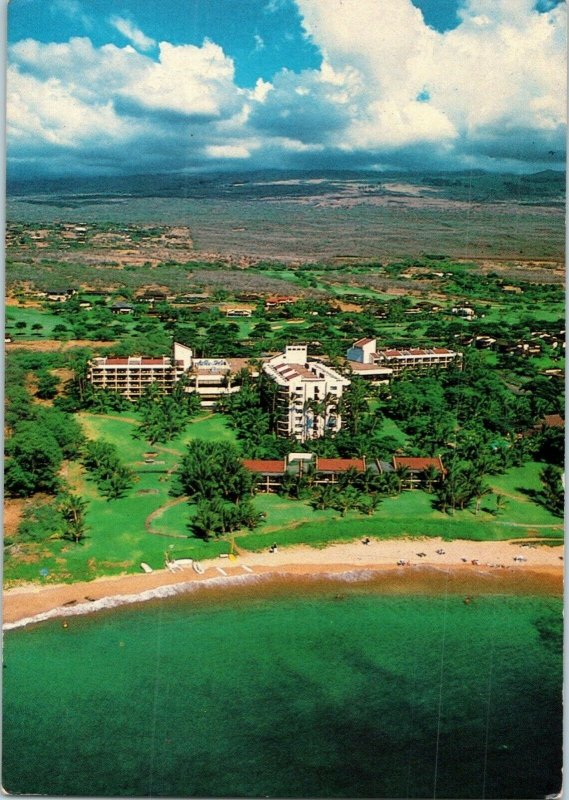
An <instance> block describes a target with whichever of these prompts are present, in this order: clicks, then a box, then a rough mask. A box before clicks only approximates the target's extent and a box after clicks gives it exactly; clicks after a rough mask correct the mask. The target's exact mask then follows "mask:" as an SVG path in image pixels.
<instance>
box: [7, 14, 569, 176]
mask: <svg viewBox="0 0 569 800" xmlns="http://www.w3.org/2000/svg"><path fill="white" fill-rule="evenodd" d="M54 1H55V0H54ZM57 2H59V3H64V4H69V13H81V6H80V5H79V3H78V2H77V0H57ZM296 3H297V6H298V9H299V11H300V14H301V17H302V20H303V25H304V28H305V32H306V35H307V36H308V37H310V38H311V40H312V42H313V43H314V44H315V45H316V46H317V47H318V48H319V49H320V52H321V54H322V64H321V66H320V67H319V68H318V69H309V70H304V71H302V72H300V73H295V72H293V71H291V70H287V69H283V70H281V71H280V72H278V73H277V74H276V75H274V76H273V78H272V79H271V81H270V82H269V81H265V80H263V79H261V78H259V79H258V81H257V83H256V84H255V86H254V88H252V89H250V88H249V89H243V88H240V87H239V86H238V85H237V83H236V78H235V65H234V62H233V59H232V58H231V57H229V56H228V55H227V54H226V53H225V52H224V51H223V49H222V48H221V47H220V46H219V45H217V44H215V43H214V42H212V41H209V40H205V41H204V42H203V44H202V45H201V46H196V45H189V44H185V45H174V44H171V43H169V42H160V43H159V45H157V53H156V54H154V56H155V57H154V58H151V57H149V56H148V55H146V54H145V53H144V52H139V51H141V50H144V49H147V48H149V47H150V46H153V47H154V46H155V44H156V43H155V42H154V40H152V39H150V38H149V37H147V36H145V34H143V33H142V32H141V31H139V29H138V28H137V27H136V26H135V25H134V23H132V22H129V21H128V20H126V19H124V18H122V17H114V21H115V23H116V22H117V20H119V21H120V24H121V25H122V23H126V26H123V33H124V35H125V36H127V38H128V39H129V41H130V42H131V44H128V45H125V46H124V47H117V46H115V45H112V44H106V45H103V46H100V47H96V46H94V45H93V44H92V42H91V41H90V40H89V39H88V38H86V37H75V38H72V39H70V40H69V41H68V42H63V43H47V44H46V43H42V42H39V41H35V40H32V39H26V40H22V41H20V42H17V43H16V44H14V45H12V46H11V47H10V50H9V59H10V63H11V67H10V69H9V71H8V133H9V141H10V147H11V149H10V152H11V154H13V157H14V158H15V157H22V156H21V154H22V153H24V154H26V153H32V154H34V157H36V158H41V155H42V153H44V152H46V148H51V149H53V148H60V149H63V148H68V149H69V151H70V152H73V153H75V154H76V156H77V159H78V160H80V159H81V158H84V159H85V161H86V162H87V161H88V159H90V158H91V159H92V158H93V152H96V153H101V152H103V153H106V154H108V155H109V158H114V159H116V161H117V164H118V165H119V166H118V167H117V168H118V169H121V168H122V169H124V170H131V171H136V170H140V169H143V168H144V165H145V164H152V165H156V169H159V168H161V167H162V166H163V165H165V168H167V169H176V168H178V169H183V168H185V167H188V166H190V167H192V168H193V167H194V166H196V167H199V166H202V165H207V163H208V162H209V163H211V162H213V161H215V163H216V164H219V163H222V162H223V161H224V160H226V161H228V162H234V161H236V160H239V159H249V162H250V163H251V164H252V165H255V166H263V165H264V164H265V163H271V164H272V165H281V166H287V165H289V164H291V163H292V164H294V163H303V164H307V163H310V159H311V158H314V159H318V158H321V159H322V162H321V163H324V159H325V158H328V162H327V163H336V164H337V165H338V166H341V165H342V164H350V165H351V164H356V165H361V166H365V165H369V164H373V163H382V164H386V163H395V164H396V165H397V164H401V165H404V164H405V158H406V157H409V158H414V159H415V163H417V159H420V158H421V153H424V154H426V157H427V156H428V157H433V158H439V160H440V161H439V163H440V165H441V166H445V165H446V166H457V167H460V166H463V165H466V164H468V165H477V164H479V165H482V166H484V167H486V168H487V167H488V166H489V165H492V163H494V164H496V165H498V166H499V165H500V164H507V165H508V167H511V166H512V165H515V164H516V163H517V164H518V165H519V164H522V165H523V163H525V162H528V163H529V162H530V161H531V163H532V164H541V163H542V162H547V158H548V156H547V154H548V153H549V151H551V150H554V151H561V152H562V151H563V148H564V143H565V135H564V123H565V97H566V91H565V74H566V73H565V48H566V41H565V38H566V35H565V13H566V10H565V5H564V4H559V5H557V6H556V7H555V8H552V9H550V10H549V11H547V12H546V13H538V12H537V11H535V10H534V0H465V1H464V3H463V5H462V7H461V12H460V13H461V17H460V20H461V21H460V24H459V25H458V26H457V27H456V28H454V29H453V30H449V31H447V32H446V33H439V32H437V31H435V30H433V29H432V28H430V27H429V26H427V25H426V24H425V22H424V19H423V17H422V15H421V12H420V11H419V10H418V9H417V8H415V7H414V6H413V5H412V3H411V0H381V2H378V0H296ZM280 6H281V3H279V2H274V1H273V0H272V1H271V3H269V4H268V5H266V6H265V10H271V9H272V10H274V11H277V10H278V8H279V7H280ZM542 7H543V6H542ZM115 27H117V25H116V24H115ZM117 29H118V28H117ZM258 44H259V46H260V45H261V39H260V37H259V39H258ZM50 152H51V151H50ZM544 154H545V155H544ZM11 157H12V156H11ZM390 158H393V159H396V161H395V162H390ZM295 159H296V160H295ZM302 159H304V161H302ZM137 160H139V162H138V161H137ZM139 163H140V166H139ZM419 163H420V162H419Z"/></svg>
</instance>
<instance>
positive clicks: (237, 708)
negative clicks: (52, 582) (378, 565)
mask: <svg viewBox="0 0 569 800" xmlns="http://www.w3.org/2000/svg"><path fill="white" fill-rule="evenodd" d="M561 615H562V600H561V599H560V598H555V597H535V596H520V597H518V596H512V595H509V596H500V595H497V594H481V595H473V596H471V597H468V598H465V597H464V596H463V595H461V594H444V593H443V594H439V595H438V596H428V595H425V594H419V595H404V594H399V595H392V594H385V593H382V592H378V591H376V590H375V587H374V584H373V582H369V583H366V582H365V581H348V580H340V579H338V578H337V577H336V578H335V579H333V580H332V579H318V580H308V579H304V580H301V579H298V580H296V581H295V582H294V583H290V584H287V585H286V586H284V585H283V584H282V583H281V584H270V583H265V584H263V585H262V586H259V585H255V584H251V585H246V584H243V585H242V586H239V587H233V588H232V589H231V590H218V591H216V592H213V591H209V592H207V591H204V592H194V593H192V594H188V595H183V596H179V597H176V598H169V599H161V600H154V601H151V602H147V603H142V604H138V605H135V606H123V607H120V608H114V609H112V610H107V611H99V612H97V613H94V614H89V615H84V616H73V617H67V618H65V619H53V620H49V621H46V622H42V623H39V624H36V625H31V626H28V627H25V628H22V629H18V630H12V631H9V632H7V633H6V634H5V640H4V670H3V678H4V681H3V692H4V701H3V711H4V713H3V744H2V749H3V774H2V783H3V786H4V787H5V789H7V790H8V791H9V792H12V793H24V794H31V793H40V794H47V795H57V796H61V795H76V796H82V795H88V796H97V797H105V796H135V797H150V796H155V797H330V798H331V797H353V798H358V797H371V798H404V797H405V798H456V799H460V798H501V799H504V798H542V797H545V795H546V794H549V793H553V792H556V791H558V790H559V789H560V785H561V760H562V754H561V746H562V741H561V737H562V706H561V687H562V633H561V630H562V622H561V619H562V617H561Z"/></svg>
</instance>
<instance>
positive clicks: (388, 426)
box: [380, 417, 408, 447]
mask: <svg viewBox="0 0 569 800" xmlns="http://www.w3.org/2000/svg"><path fill="white" fill-rule="evenodd" d="M380 432H381V435H382V436H392V437H393V438H394V439H397V442H398V443H399V444H400V445H401V446H402V447H403V446H405V444H406V443H407V439H408V437H407V434H406V433H403V431H402V430H401V428H400V427H399V425H398V424H397V423H396V422H395V420H393V419H388V418H387V417H386V418H385V419H384V420H383V424H382V426H381V431H380Z"/></svg>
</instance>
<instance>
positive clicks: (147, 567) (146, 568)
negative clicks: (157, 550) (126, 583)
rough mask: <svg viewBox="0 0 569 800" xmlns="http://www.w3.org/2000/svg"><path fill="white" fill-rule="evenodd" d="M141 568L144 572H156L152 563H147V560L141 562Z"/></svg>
mask: <svg viewBox="0 0 569 800" xmlns="http://www.w3.org/2000/svg"><path fill="white" fill-rule="evenodd" d="M140 569H142V570H144V572H154V570H153V569H152V567H151V566H150V564H146V562H144V561H141V562H140Z"/></svg>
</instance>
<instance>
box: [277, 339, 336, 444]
mask: <svg viewBox="0 0 569 800" xmlns="http://www.w3.org/2000/svg"><path fill="white" fill-rule="evenodd" d="M263 372H264V373H265V374H266V375H267V376H268V377H269V378H271V379H272V380H273V381H274V382H275V383H276V384H277V387H278V394H277V403H278V411H279V416H278V421H277V433H278V434H279V435H280V436H293V437H294V438H295V439H299V440H300V441H302V442H304V441H306V440H307V439H317V438H319V437H320V436H323V435H324V434H325V433H336V432H337V431H339V430H340V428H341V427H342V417H341V414H340V413H339V410H338V400H339V399H340V397H341V396H342V393H343V391H344V389H345V388H346V387H347V386H349V385H350V381H349V380H348V379H347V378H344V377H343V376H342V375H340V374H339V373H337V372H336V371H335V370H333V369H331V368H330V367H328V366H326V365H325V364H321V363H320V362H319V361H308V348H307V347H306V345H292V346H289V347H287V348H286V349H285V352H284V353H279V355H276V356H274V357H273V358H271V359H269V360H268V361H267V362H266V363H265V364H264V365H263Z"/></svg>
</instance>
